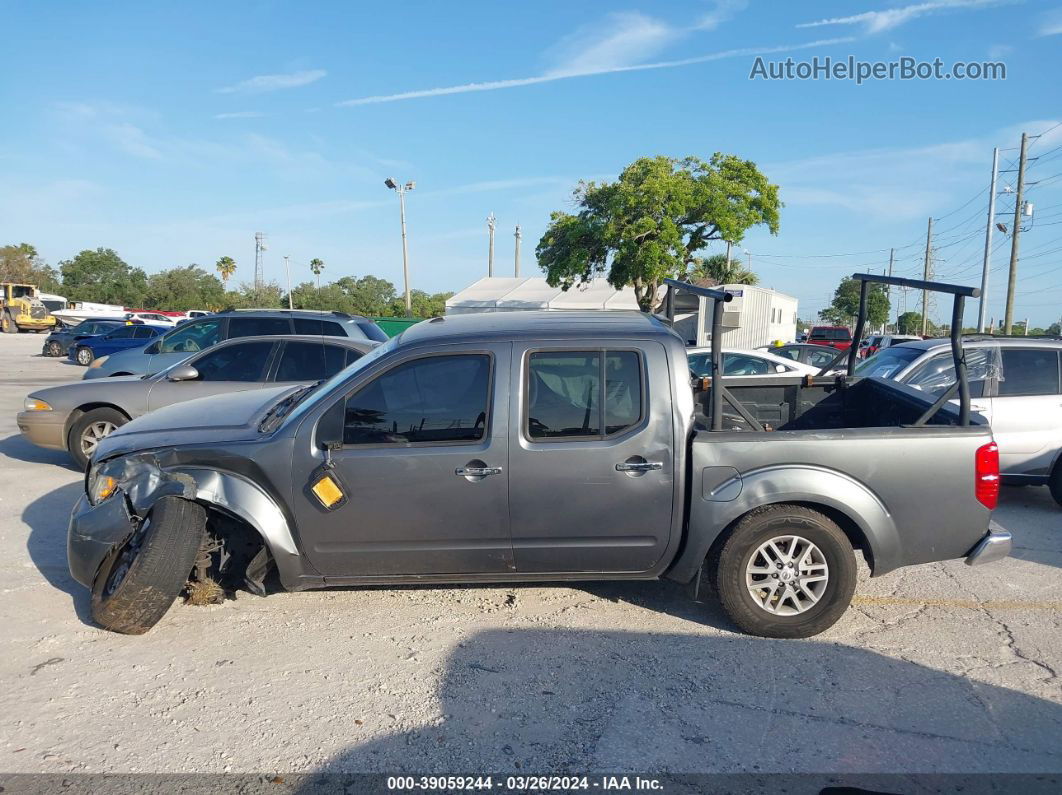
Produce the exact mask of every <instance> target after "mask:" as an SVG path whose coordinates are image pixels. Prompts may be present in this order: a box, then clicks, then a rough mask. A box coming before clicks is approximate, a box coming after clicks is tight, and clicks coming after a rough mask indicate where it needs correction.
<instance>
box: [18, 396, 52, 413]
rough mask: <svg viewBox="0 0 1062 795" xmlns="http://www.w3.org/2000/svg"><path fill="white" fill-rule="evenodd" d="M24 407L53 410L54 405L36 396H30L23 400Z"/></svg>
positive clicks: (26, 408)
mask: <svg viewBox="0 0 1062 795" xmlns="http://www.w3.org/2000/svg"><path fill="white" fill-rule="evenodd" d="M22 408H23V409H24V410H26V411H51V410H52V407H51V406H49V405H48V404H47V403H45V402H44V401H43V400H40V399H39V398H35V397H28V398H26V399H25V400H24V401H23V402H22Z"/></svg>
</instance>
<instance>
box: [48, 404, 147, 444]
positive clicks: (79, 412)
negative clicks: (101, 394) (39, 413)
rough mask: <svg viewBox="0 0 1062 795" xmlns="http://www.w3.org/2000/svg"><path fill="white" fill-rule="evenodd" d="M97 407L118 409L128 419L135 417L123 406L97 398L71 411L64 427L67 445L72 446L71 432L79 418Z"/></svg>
mask: <svg viewBox="0 0 1062 795" xmlns="http://www.w3.org/2000/svg"><path fill="white" fill-rule="evenodd" d="M96 409H113V410H114V411H117V412H118V413H119V414H121V415H122V416H124V417H125V418H126V419H127V420H132V419H133V418H132V417H131V416H130V415H129V412H128V411H126V410H125V409H123V408H122V407H121V406H117V405H115V404H114V403H108V402H107V401H105V400H97V401H93V402H91V403H83V404H82V405H80V406H78V407H77V408H76V409H74V410H73V411H71V412H70V414H69V415H68V416H67V418H66V423H65V425H64V427H63V438H64V439H66V444H67V447H69V446H70V432H71V431H73V430H74V425H75V423H77V421H78V420H79V419H81V418H82V417H84V416H85V415H86V414H88V413H89V412H90V411H95V410H96Z"/></svg>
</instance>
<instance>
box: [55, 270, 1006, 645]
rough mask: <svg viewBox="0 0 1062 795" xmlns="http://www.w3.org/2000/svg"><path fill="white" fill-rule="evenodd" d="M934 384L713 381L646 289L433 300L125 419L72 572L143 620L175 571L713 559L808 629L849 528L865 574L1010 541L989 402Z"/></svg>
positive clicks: (687, 576) (525, 575)
mask: <svg viewBox="0 0 1062 795" xmlns="http://www.w3.org/2000/svg"><path fill="white" fill-rule="evenodd" d="M690 289H691V290H693V289H698V288H690ZM707 292H709V293H710V294H712V295H713V296H718V295H722V294H721V293H715V291H707ZM720 300H723V299H720ZM717 314H718V312H717ZM716 339H718V335H716ZM716 354H717V355H716V357H715V359H716V364H717V365H718V361H719V358H720V357H719V355H718V351H716ZM716 372H718V370H716ZM960 372H961V371H960ZM737 381H740V384H738V383H737ZM724 392H725V394H724ZM722 397H725V398H726V399H727V400H728V401H730V402H732V404H733V410H731V411H730V413H729V414H728V413H727V411H725V410H722V409H721V406H722V405H723V403H722ZM931 399H932V398H927V397H926V396H925V395H924V394H923V393H921V392H919V391H917V390H915V389H912V388H910V387H906V386H904V385H902V384H898V383H895V382H892V381H886V380H881V379H846V378H843V377H842V378H822V379H821V381H820V380H819V379H816V378H814V377H807V376H777V377H764V378H749V379H736V380H735V381H734V382H733V386H731V387H730V389H729V391H727V390H724V389H723V387H722V385H720V386H719V388H718V389H716V388H714V387H712V386H711V385H710V384H708V383H706V382H705V380H704V379H697V380H693V379H691V375H690V371H689V369H688V365H687V360H686V351H685V348H684V345H683V342H682V340H681V339H680V338H679V337H678V335H676V334H675V333H674V332H673V331H672V330H671V329H670V328H669V327H668V325H667V324H666V323H665V322H662V321H661V320H660V319H658V318H655V317H651V316H647V315H642V314H639V313H634V312H631V313H626V312H596V313H582V312H566V313H559V312H519V313H498V314H480V315H460V316H452V317H446V318H436V319H434V320H432V321H430V322H425V323H421V324H418V325H416V326H413V327H412V328H410V329H408V330H406V331H405V332H403V333H402V334H401V335H400V336H398V337H396V338H395V339H392V340H391V341H389V342H387V343H386V344H384V345H382V346H380V347H378V348H376V349H375V350H373V351H372V352H370V353H368V354H367V355H365V356H363V357H362V358H361V359H359V360H358V362H356V363H355V364H353V365H351V366H350V367H348V368H347V369H346V370H343V371H342V372H340V373H339V374H338V375H336V376H335V377H333V378H331V379H330V380H328V381H325V382H323V383H320V384H318V385H316V386H313V387H303V388H299V389H293V388H290V387H280V388H273V389H266V390H257V391H253V392H242V393H236V394H227V395H221V396H217V397H210V398H205V399H201V400H195V401H190V402H187V403H183V404H178V405H174V406H171V407H168V408H164V409H162V410H160V411H157V412H154V413H152V414H149V415H147V416H145V417H141V418H139V419H136V420H133V421H132V422H130V423H128V424H127V425H125V426H123V427H122V428H120V429H119V430H118V431H116V432H115V433H113V434H112V435H111V436H109V437H107V438H106V439H105V440H103V442H101V444H100V445H99V447H98V449H97V451H96V453H95V455H94V457H93V460H92V464H91V467H90V470H89V472H88V474H87V476H86V494H85V495H84V496H82V497H81V499H80V501H79V502H78V503H77V505H76V506H75V508H74V510H73V514H72V516H71V521H70V529H69V537H68V553H69V565H70V571H71V573H72V574H73V576H74V578H75V579H76V580H78V581H79V582H80V583H82V584H84V585H86V586H88V587H89V588H90V589H91V591H92V600H91V601H92V615H93V617H94V619H95V620H96V621H97V622H98V623H99V624H101V625H102V626H104V627H107V628H109V629H112V630H115V631H118V632H125V633H133V634H136V633H142V632H145V631H147V630H148V629H149V628H150V627H151V626H153V625H154V624H155V623H156V622H157V621H158V620H159V619H161V618H162V616H163V615H164V614H165V613H166V611H167V610H168V609H169V606H170V605H171V604H172V602H173V601H174V599H175V598H176V597H177V596H178V595H179V594H180V593H181V591H182V589H183V588H185V587H186V586H187V587H190V588H194V587H196V586H197V585H206V586H210V587H214V588H217V587H218V586H221V587H222V588H231V587H236V586H239V585H243V586H245V587H247V588H248V589H250V590H251V591H253V592H256V593H259V594H263V595H264V594H265V593H266V591H267V588H266V586H265V580H266V578H267V575H269V574H270V572H272V571H275V573H276V575H277V579H278V580H279V584H280V586H281V587H283V588H284V589H288V590H303V589H309V588H322V587H328V586H339V585H364V584H372V585H389V584H398V583H501V582H549V581H577V580H602V579H608V580H625V579H626V580H644V579H652V578H658V577H667V578H670V579H672V580H676V581H679V582H682V583H689V584H690V586H691V588H690V589H691V592H693V593H694V594H696V593H697V592H698V589H699V588H700V587H701V575H702V572H703V573H704V574H705V580H706V581H707V583H710V585H711V587H712V588H713V589H714V591H715V592H716V593H717V594H718V596H719V598H720V599H721V601H722V604H723V606H724V607H725V609H726V612H727V614H728V615H729V616H730V617H731V619H732V620H733V621H734V623H735V624H736V625H737V626H738V627H740V628H741V629H743V630H745V631H746V632H749V633H753V634H757V635H763V636H769V637H786V638H792V637H807V636H810V635H813V634H816V633H818V632H821V631H823V630H824V629H826V628H827V627H829V626H830V625H832V624H833V623H834V622H835V621H836V620H837V619H838V617H839V616H840V615H841V614H842V613H843V612H844V611H845V610H846V608H847V606H848V604H849V602H850V600H851V598H852V594H853V590H854V588H855V583H856V559H855V550H859V551H860V552H861V553H862V555H863V556H864V558H865V559H866V561H867V563H868V564H869V566H870V568H871V570H872V572H873V574H874V575H875V576H878V575H882V574H885V573H887V572H889V571H892V570H893V569H896V568H897V567H900V566H907V565H911V564H916V563H925V562H929V561H937V560H947V559H952V558H966V560H967V562H968V563H980V562H988V561H991V560H995V559H997V558H1000V557H1003V556H1005V555H1006V554H1007V552H1008V551H1009V548H1010V537H1009V535H1008V534H1007V533H1006V532H1005V531H999V530H998V529H996V528H995V527H992V528H990V516H991V512H992V509H993V508H994V506H995V501H996V496H997V492H998V457H997V456H996V454H995V446H994V444H993V442H992V436H991V432H990V430H989V428H988V426H987V425H986V424H985V423H984V422H983V421H982V420H980V418H978V417H976V416H975V417H973V418H972V419H971V418H969V417H968V416H965V417H964V416H962V412H961V411H959V410H958V409H956V408H955V407H954V406H951V405H947V404H944V403H942V404H940V405H938V406H936V407H935V409H930V408H929V407H928V402H929V400H931ZM931 410H932V411H933V415H932V417H931V418H928V417H927V412H929V411H931ZM735 412H736V413H735ZM967 415H968V411H967ZM750 424H752V425H756V426H757V427H756V428H752V427H750ZM765 428H766V429H768V430H765Z"/></svg>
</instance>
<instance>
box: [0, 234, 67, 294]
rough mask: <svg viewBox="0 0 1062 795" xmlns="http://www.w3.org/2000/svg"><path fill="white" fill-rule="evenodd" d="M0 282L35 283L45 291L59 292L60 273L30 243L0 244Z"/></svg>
mask: <svg viewBox="0 0 1062 795" xmlns="http://www.w3.org/2000/svg"><path fill="white" fill-rule="evenodd" d="M0 282H18V283H21V284H35V285H37V286H38V287H40V288H41V289H42V290H43V291H44V292H46V293H50V292H58V291H59V290H60V289H61V288H60V284H59V274H58V273H57V272H56V270H55V268H53V267H51V266H50V265H48V264H47V263H46V262H44V261H43V260H41V258H40V256H39V255H38V254H37V249H36V248H34V247H33V246H31V245H30V244H29V243H19V244H18V245H17V246H16V245H13V244H12V245H8V246H0Z"/></svg>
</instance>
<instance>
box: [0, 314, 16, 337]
mask: <svg viewBox="0 0 1062 795" xmlns="http://www.w3.org/2000/svg"><path fill="white" fill-rule="evenodd" d="M0 328H2V329H3V332H4V333H5V334H18V324H17V323H15V321H14V319H13V318H12V317H11V314H10V313H9V312H4V313H3V315H0Z"/></svg>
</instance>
